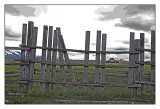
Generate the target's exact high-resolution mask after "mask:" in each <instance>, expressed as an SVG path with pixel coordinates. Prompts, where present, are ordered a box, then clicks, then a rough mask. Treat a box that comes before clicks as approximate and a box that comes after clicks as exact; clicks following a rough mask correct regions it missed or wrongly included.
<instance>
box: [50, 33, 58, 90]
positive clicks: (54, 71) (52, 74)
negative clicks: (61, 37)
mask: <svg viewBox="0 0 160 109" xmlns="http://www.w3.org/2000/svg"><path fill="white" fill-rule="evenodd" d="M57 42H58V41H57V33H56V30H54V39H53V48H55V49H56V48H57ZM56 58H57V51H53V52H52V63H53V64H54V65H52V73H51V81H53V82H55V79H56ZM54 91H55V84H51V92H54Z"/></svg>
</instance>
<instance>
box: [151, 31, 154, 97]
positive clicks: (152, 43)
mask: <svg viewBox="0 0 160 109" xmlns="http://www.w3.org/2000/svg"><path fill="white" fill-rule="evenodd" d="M151 63H153V64H152V65H151V82H152V83H155V31H153V30H152V31H151ZM151 93H152V94H153V95H155V85H151Z"/></svg>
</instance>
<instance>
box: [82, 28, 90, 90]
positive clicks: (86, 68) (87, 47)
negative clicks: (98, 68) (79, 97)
mask: <svg viewBox="0 0 160 109" xmlns="http://www.w3.org/2000/svg"><path fill="white" fill-rule="evenodd" d="M89 46H90V31H86V35H85V51H89ZM84 59H85V61H84V63H85V64H86V65H88V64H89V53H85V56H84ZM83 82H84V83H88V66H84V77H83ZM83 91H84V92H87V86H83Z"/></svg>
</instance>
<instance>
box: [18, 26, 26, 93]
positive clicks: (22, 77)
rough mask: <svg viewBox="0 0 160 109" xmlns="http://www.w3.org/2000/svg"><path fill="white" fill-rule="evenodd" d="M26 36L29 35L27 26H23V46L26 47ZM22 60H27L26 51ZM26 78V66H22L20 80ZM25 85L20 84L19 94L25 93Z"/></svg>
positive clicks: (22, 53)
mask: <svg viewBox="0 0 160 109" xmlns="http://www.w3.org/2000/svg"><path fill="white" fill-rule="evenodd" d="M26 35H27V24H23V27H22V45H26ZM21 59H25V50H21ZM20 64H25V63H24V62H22V61H21V63H20ZM24 78H25V66H24V65H20V73H19V79H20V80H21V79H24ZM23 88H24V84H19V92H20V93H21V92H23V91H24V89H23Z"/></svg>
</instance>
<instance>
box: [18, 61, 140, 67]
mask: <svg viewBox="0 0 160 109" xmlns="http://www.w3.org/2000/svg"><path fill="white" fill-rule="evenodd" d="M15 60H16V61H20V60H21V59H15ZM21 61H24V62H36V63H43V64H51V65H61V66H88V67H107V68H137V67H138V65H133V66H129V65H121V66H120V65H119V66H111V65H96V64H79V63H70V64H60V63H56V64H54V63H52V62H48V61H40V60H34V61H31V60H21Z"/></svg>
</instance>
